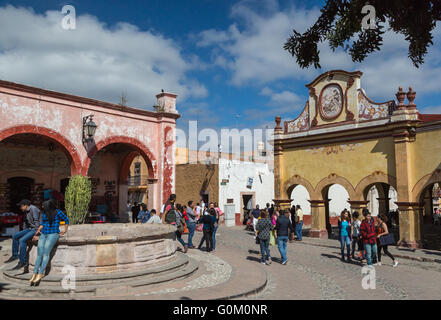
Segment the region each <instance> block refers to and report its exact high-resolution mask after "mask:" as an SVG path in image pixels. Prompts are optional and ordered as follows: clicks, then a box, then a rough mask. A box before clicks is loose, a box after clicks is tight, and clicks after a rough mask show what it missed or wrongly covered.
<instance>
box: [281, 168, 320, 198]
mask: <svg viewBox="0 0 441 320" xmlns="http://www.w3.org/2000/svg"><path fill="white" fill-rule="evenodd" d="M297 185H302V186H304V187H305V188H306V190H308V193H309V196H310V197H311V199H315V196H316V194H315V189H314V187H313V186H312V184H311V183H310V182H309V181H308V180H306V179H305V178H302V177H301V176H299V175H297V174H296V175H294V176H292V177H291V178H289V179H288V180H287V181H286V182H285V184H284V187H283V190H285V191H286V194H287V196H288V198H289V197H290V196H291V192H292V190H293V189H294V188H295V187H296V186H297Z"/></svg>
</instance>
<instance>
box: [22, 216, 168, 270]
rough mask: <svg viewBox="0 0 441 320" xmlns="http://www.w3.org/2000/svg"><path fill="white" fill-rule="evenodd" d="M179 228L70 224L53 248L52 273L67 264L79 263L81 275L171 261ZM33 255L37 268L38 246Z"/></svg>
mask: <svg viewBox="0 0 441 320" xmlns="http://www.w3.org/2000/svg"><path fill="white" fill-rule="evenodd" d="M175 231H176V228H175V227H173V226H170V225H158V224H123V223H112V224H110V223H109V224H85V225H74V226H69V230H68V233H67V234H66V235H65V236H63V237H60V239H59V240H58V244H57V245H56V246H55V248H54V250H53V251H52V255H53V256H52V259H51V261H50V273H51V274H62V273H63V268H64V267H65V266H73V267H75V271H76V274H77V275H88V274H96V273H97V274H100V273H112V272H122V271H124V272H132V271H137V270H142V269H145V268H148V267H150V266H153V265H160V264H165V263H168V262H170V261H172V260H173V259H175V257H176V243H175V241H174V233H175ZM35 245H37V243H35ZM29 256H30V259H29V262H30V263H29V264H30V270H33V267H34V263H35V259H36V256H37V248H36V247H34V248H33V249H32V250H31V252H30V254H29Z"/></svg>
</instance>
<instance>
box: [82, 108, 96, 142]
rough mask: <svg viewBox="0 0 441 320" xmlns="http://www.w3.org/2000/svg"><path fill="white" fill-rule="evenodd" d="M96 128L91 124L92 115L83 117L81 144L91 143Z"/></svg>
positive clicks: (94, 124) (93, 123)
mask: <svg viewBox="0 0 441 320" xmlns="http://www.w3.org/2000/svg"><path fill="white" fill-rule="evenodd" d="M97 127H98V126H97V125H96V123H95V122H93V114H91V115H88V116H86V117H83V142H88V141H92V140H93V137H94V136H95V131H96V128H97Z"/></svg>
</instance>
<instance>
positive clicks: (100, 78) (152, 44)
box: [0, 6, 208, 108]
mask: <svg viewBox="0 0 441 320" xmlns="http://www.w3.org/2000/svg"><path fill="white" fill-rule="evenodd" d="M0 30H1V31H0V78H1V79H4V80H8V81H14V82H19V83H24V84H28V85H33V86H38V87H44V88H47V89H51V90H56V91H62V92H66V93H72V94H77V95H81V96H86V97H89V98H96V99H100V100H104V101H109V102H117V101H118V100H119V97H120V95H121V93H122V92H123V91H124V92H126V93H127V98H128V105H130V106H134V107H146V108H151V106H152V105H153V103H154V99H155V97H154V96H155V94H157V93H159V92H160V90H161V89H164V90H167V91H171V92H175V93H177V94H178V95H179V97H178V99H180V100H181V101H183V100H185V99H186V98H189V97H193V98H203V97H205V96H207V94H208V93H207V89H206V88H205V87H204V85H202V84H200V83H198V82H197V81H196V80H194V79H188V78H187V76H186V73H187V72H188V71H190V70H192V69H194V68H195V66H196V65H200V63H199V62H198V59H197V57H195V56H192V57H190V58H189V59H186V58H184V57H183V56H182V54H181V52H180V48H179V47H177V45H176V43H175V42H174V41H173V40H172V39H167V38H165V37H163V36H162V35H160V34H157V33H153V32H150V31H141V30H139V29H138V28H137V27H136V26H133V25H131V24H128V23H119V24H117V25H115V26H114V27H109V26H107V25H106V24H104V23H102V22H100V21H99V20H98V19H97V18H96V17H94V16H90V15H79V16H77V21H76V30H63V29H62V28H61V12H58V11H47V12H46V13H45V14H44V15H40V14H36V13H34V12H33V11H32V9H25V8H16V7H13V6H6V7H0Z"/></svg>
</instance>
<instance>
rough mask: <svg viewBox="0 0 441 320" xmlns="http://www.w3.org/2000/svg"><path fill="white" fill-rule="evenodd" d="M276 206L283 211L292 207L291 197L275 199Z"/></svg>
mask: <svg viewBox="0 0 441 320" xmlns="http://www.w3.org/2000/svg"><path fill="white" fill-rule="evenodd" d="M273 202H274V207H275V209H276V210H280V211H283V210H285V209H290V208H291V202H292V200H290V199H273Z"/></svg>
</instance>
